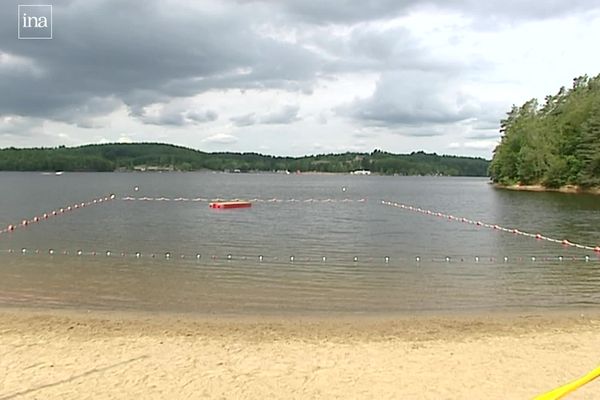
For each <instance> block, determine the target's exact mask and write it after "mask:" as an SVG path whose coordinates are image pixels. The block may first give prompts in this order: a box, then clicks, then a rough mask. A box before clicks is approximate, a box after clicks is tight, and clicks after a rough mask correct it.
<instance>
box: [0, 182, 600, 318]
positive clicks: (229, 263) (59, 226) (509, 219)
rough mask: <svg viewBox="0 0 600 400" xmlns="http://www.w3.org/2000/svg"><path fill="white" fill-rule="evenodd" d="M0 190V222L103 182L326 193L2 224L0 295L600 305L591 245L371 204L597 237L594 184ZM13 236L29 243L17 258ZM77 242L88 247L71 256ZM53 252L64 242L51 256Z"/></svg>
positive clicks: (77, 300) (194, 193)
mask: <svg viewBox="0 0 600 400" xmlns="http://www.w3.org/2000/svg"><path fill="white" fill-rule="evenodd" d="M136 186H138V187H139V191H135V192H134V189H133V188H134V187H136ZM0 187H2V191H1V192H0V224H1V225H5V224H9V223H15V222H18V221H20V220H21V219H23V218H30V217H32V216H34V215H39V214H40V213H42V212H44V211H49V210H51V209H53V208H57V207H61V206H64V205H67V204H72V203H74V202H79V201H86V200H89V199H90V198H93V197H95V196H97V195H99V194H107V193H117V194H118V197H119V198H122V197H123V196H135V197H140V196H149V197H155V196H165V197H190V198H191V197H202V198H242V199H252V198H262V199H270V198H277V199H295V200H305V199H313V198H316V199H331V201H328V202H304V201H298V202H264V203H256V204H255V205H254V206H253V207H252V208H251V209H245V210H231V211H227V212H223V211H215V210H211V209H209V208H208V206H207V204H206V203H192V202H177V203H175V202H142V201H123V200H117V201H115V202H113V203H111V204H107V205H102V206H98V207H93V208H89V209H85V210H78V211H76V212H73V213H70V214H68V215H64V216H61V217H59V218H55V219H53V220H51V221H47V222H43V223H40V224H36V225H35V226H31V227H28V228H26V229H22V230H18V231H16V232H14V233H12V234H10V235H3V236H2V237H0V265H1V267H0V278H1V279H0V304H5V305H7V304H8V305H15V304H18V305H28V306H58V307H75V308H99V309H119V310H125V309H132V310H157V311H158V310H160V311H178V312H198V313H217V314H256V313H261V314H285V313H292V314H298V313H300V314H301V313H308V314H314V313H343V314H347V313H351V314H354V313H369V314H373V313H403V312H431V311H433V312H435V311H469V310H478V311H481V310H507V309H523V308H564V307H584V306H591V307H594V306H597V305H598V304H599V303H600V294H599V293H600V290H598V289H600V259H598V256H597V255H595V254H593V253H590V252H582V251H581V250H577V249H572V248H563V247H562V246H560V245H556V244H553V243H546V242H539V241H536V240H533V239H528V238H523V237H519V236H517V235H511V234H507V233H502V232H494V231H491V230H488V229H483V228H477V227H474V226H472V225H468V224H460V223H456V222H449V221H445V220H440V219H436V218H432V217H428V216H424V215H421V214H417V213H412V212H408V211H403V210H400V209H396V208H391V207H385V206H382V205H381V204H380V200H381V199H387V200H393V201H401V202H403V203H406V204H412V205H415V206H419V207H423V208H426V209H432V210H439V211H443V212H448V213H450V214H453V215H456V216H465V217H468V218H472V219H476V220H482V221H486V222H490V223H497V224H499V225H502V226H507V227H515V228H518V229H520V230H523V231H529V232H541V233H543V234H546V235H548V236H552V237H557V238H567V239H569V240H571V241H574V242H581V243H584V244H591V245H594V244H600V233H599V232H598V229H597V227H598V226H600V212H599V211H600V201H598V198H597V197H594V196H579V195H564V194H558V193H524V192H509V191H501V190H495V189H493V188H492V187H491V186H490V185H488V184H487V182H486V180H485V179H473V178H425V177H422V178H418V177H414V178H413V177H378V176H369V177H361V176H349V175H334V176H331V175H285V176H282V175H274V174H273V175H271V174H264V175H246V174H231V175H230V174H213V173H187V174H182V173H172V174H65V175H63V176H61V177H55V176H42V175H41V174H32V173H3V174H0ZM343 187H345V188H346V190H345V191H344V190H342V188H343ZM362 198H366V199H367V201H366V202H358V201H343V200H344V199H351V200H357V199H362ZM21 248H27V249H30V251H29V252H28V253H27V254H25V255H22V254H20V249H21ZM50 248H52V249H56V254H55V255H54V256H49V255H48V253H47V251H48V249H50ZM8 249H16V251H15V252H14V253H10V254H9V253H8V252H7V250H8ZM33 249H40V253H39V254H35V253H33ZM78 249H82V250H84V252H85V254H86V255H84V256H80V257H78V256H76V255H74V254H75V253H76V251H77V250H78ZM65 250H67V251H69V252H70V254H71V255H69V256H66V255H62V254H60V253H61V252H63V251H65ZM107 250H110V251H111V252H112V253H111V256H110V257H107V256H106V255H105V252H106V251H107ZM93 251H94V252H97V254H98V255H97V256H91V255H90V253H91V252H93ZM121 252H124V253H126V254H127V256H126V257H122V256H121V255H120V254H121ZM135 252H140V254H141V257H140V258H136V257H135V256H134V254H135ZM167 252H169V254H171V257H170V258H169V259H166V258H165V253H167ZM151 254H154V255H155V258H151V257H150V255H151ZM196 254H200V255H201V256H200V259H196ZM229 254H230V255H231V260H228V259H227V255H229ZM181 255H185V256H186V258H185V259H181ZM559 255H560V256H563V257H564V259H563V261H558V259H557V257H558V256H559ZM585 255H589V256H590V261H589V262H585V261H583V256H585ZM259 256H262V259H259ZM291 256H293V257H294V261H293V262H291V261H290V257H291ZM476 256H478V257H480V259H479V260H480V261H479V262H475V257H476ZM505 256H507V257H508V262H504V257H505ZM532 256H535V257H536V261H535V262H533V261H531V257H532ZM572 256H575V257H577V260H578V261H571V260H570V257H572ZM322 257H326V260H325V261H323V258H322ZM386 257H388V258H387V259H386ZM416 257H420V261H419V262H417V261H416ZM446 257H449V259H450V260H451V261H450V262H446V261H445V259H446ZM548 257H552V258H551V259H550V258H548ZM386 260H387V261H386ZM491 260H493V261H491Z"/></svg>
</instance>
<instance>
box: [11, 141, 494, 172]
mask: <svg viewBox="0 0 600 400" xmlns="http://www.w3.org/2000/svg"><path fill="white" fill-rule="evenodd" d="M142 166H144V167H149V166H150V167H158V168H170V169H173V170H179V171H193V170H201V169H209V170H218V171H236V170H240V171H242V172H247V171H285V170H287V171H291V172H295V171H302V172H305V171H314V172H350V171H354V170H360V169H368V170H370V171H372V172H374V173H381V174H401V175H463V176H485V175H486V173H487V169H488V166H489V162H488V161H487V160H484V159H482V158H469V157H457V156H446V155H442V156H440V155H437V154H427V153H424V152H417V153H412V154H406V155H403V154H391V153H386V152H383V151H380V150H375V151H374V152H372V153H370V154H369V153H343V154H320V155H313V156H304V157H276V156H268V155H261V154H256V153H205V152H202V151H197V150H192V149H189V148H185V147H179V146H173V145H168V144H159V143H137V144H122V143H119V144H101V145H87V146H81V147H73V148H66V147H64V146H61V147H59V148H35V149H15V148H8V149H2V150H0V170H10V171H115V170H117V171H129V170H134V168H136V167H138V168H141V167H142Z"/></svg>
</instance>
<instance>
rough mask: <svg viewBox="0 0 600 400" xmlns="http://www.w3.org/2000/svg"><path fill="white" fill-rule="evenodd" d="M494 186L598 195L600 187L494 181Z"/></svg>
mask: <svg viewBox="0 0 600 400" xmlns="http://www.w3.org/2000/svg"><path fill="white" fill-rule="evenodd" d="M494 187H496V188H498V189H506V190H520V191H524V192H559V193H576V194H596V195H600V187H595V188H586V189H584V188H582V187H580V186H575V185H565V186H561V187H559V188H547V187H545V186H542V185H502V184H500V183H494Z"/></svg>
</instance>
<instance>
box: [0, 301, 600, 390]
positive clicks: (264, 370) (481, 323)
mask: <svg viewBox="0 0 600 400" xmlns="http://www.w3.org/2000/svg"><path fill="white" fill-rule="evenodd" d="M599 349H600V313H596V314H587V313H586V314H585V315H581V314H580V313H575V312H572V313H567V312H565V313H564V314H556V315H554V314H553V315H546V314H544V315H532V314H529V315H525V314H522V315H487V316H475V317H474V316H441V317H434V316H422V317H394V318H390V317H372V318H369V317H360V318H358V317H357V318H341V317H340V318H328V319H325V318H324V319H319V318H291V317H286V318H282V319H278V318H258V317H257V318H251V317H239V318H219V317H194V316H189V315H150V314H143V313H136V314H121V313H99V312H93V313H85V312H68V311H48V310H46V311H43V310H37V311H36V310H17V309H3V310H0V376H1V377H2V379H0V400H7V399H58V398H60V399H85V398H90V399H130V398H140V399H165V398H169V399H200V398H215V399H225V398H226V399H229V398H236V399H244V398H248V399H259V398H269V399H305V398H307V399H332V398H333V399H337V398H339V399H342V398H343V399H348V398H360V399H398V398H406V399H529V398H532V397H533V396H535V395H537V394H540V393H542V392H545V391H548V390H550V389H553V388H555V387H556V386H559V385H562V384H564V383H566V382H568V381H571V380H573V379H575V378H578V377H579V376H581V375H583V374H584V373H586V372H588V371H589V370H591V369H593V368H595V367H596V366H598V364H600V350H599ZM599 397H600V381H594V382H591V383H590V384H588V385H587V386H585V387H584V388H582V389H580V390H579V391H577V392H575V393H574V394H573V395H572V396H571V397H569V399H595V398H599Z"/></svg>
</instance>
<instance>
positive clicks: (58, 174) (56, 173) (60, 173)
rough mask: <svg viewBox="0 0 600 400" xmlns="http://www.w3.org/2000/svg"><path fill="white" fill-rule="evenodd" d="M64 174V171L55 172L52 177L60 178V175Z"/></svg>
mask: <svg viewBox="0 0 600 400" xmlns="http://www.w3.org/2000/svg"><path fill="white" fill-rule="evenodd" d="M64 173H65V172H64V171H56V172H55V173H54V175H56V176H61V175H62V174H64Z"/></svg>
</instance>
